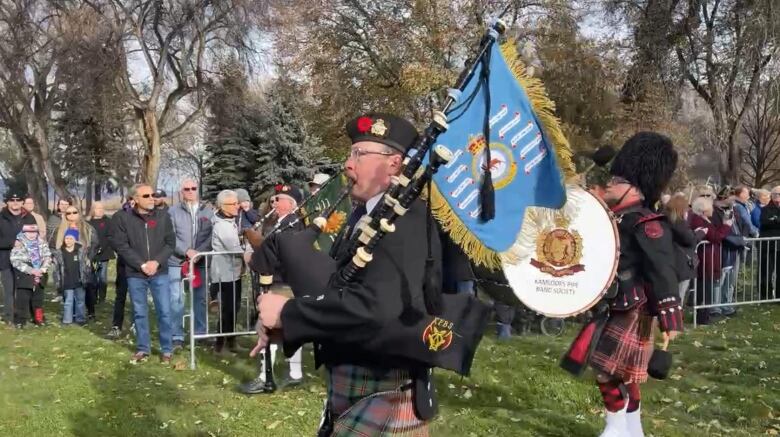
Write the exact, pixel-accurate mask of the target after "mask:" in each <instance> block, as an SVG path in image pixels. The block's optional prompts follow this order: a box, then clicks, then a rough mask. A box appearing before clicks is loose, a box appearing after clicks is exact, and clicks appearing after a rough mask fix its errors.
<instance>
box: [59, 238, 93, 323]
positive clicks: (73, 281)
mask: <svg viewBox="0 0 780 437" xmlns="http://www.w3.org/2000/svg"><path fill="white" fill-rule="evenodd" d="M53 253H54V258H55V259H56V260H57V263H56V265H57V269H58V270H59V272H58V274H56V275H54V277H55V279H56V280H55V283H56V286H57V288H59V289H61V290H62V295H63V296H64V298H63V306H62V324H63V325H70V324H71V323H73V321H74V320H75V322H76V324H78V325H84V324H86V323H87V318H86V317H87V314H86V287H88V286H89V282H90V281H91V277H92V275H93V271H92V267H91V263H90V261H89V259H90V255H91V254H90V253H89V248H88V247H84V246H83V245H82V244H81V243H80V242H79V231H78V230H77V229H68V230H67V231H65V238H64V239H63V243H62V247H60V248H59V249H56V250H54V251H53Z"/></svg>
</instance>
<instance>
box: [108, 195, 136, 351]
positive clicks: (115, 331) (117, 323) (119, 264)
mask: <svg viewBox="0 0 780 437" xmlns="http://www.w3.org/2000/svg"><path fill="white" fill-rule="evenodd" d="M135 188H136V187H135V186H133V187H130V190H129V191H128V193H127V201H125V203H124V204H123V205H122V209H120V210H119V211H117V212H116V213H114V215H113V216H112V217H111V225H110V226H109V229H108V241H109V243H111V241H112V237H111V234H112V232H113V230H114V228H115V223H116V221H117V220H119V216H121V215H122V214H129V213H131V212H132V211H133V208H135V200H134V198H135V195H136V193H135ZM111 248H112V249H113V248H114V247H113V243H112V244H111ZM125 271H126V265H125V261H124V260H123V259H122V255H120V254H119V253H117V254H116V280H115V281H114V288H115V291H116V298H115V299H114V315H113V318H112V321H111V330H110V331H108V334H107V335H106V338H109V339H112V340H115V339H117V338H119V337H120V336H121V335H122V325H123V324H124V321H125V303H126V302H127V274H126V273H125ZM131 329H132V328H131Z"/></svg>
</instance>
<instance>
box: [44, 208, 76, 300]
mask: <svg viewBox="0 0 780 437" xmlns="http://www.w3.org/2000/svg"><path fill="white" fill-rule="evenodd" d="M71 204H72V202H71V201H70V199H64V198H61V199H59V200H57V205H56V207H55V208H54V213H53V214H52V215H51V216H49V220H48V221H47V223H46V239H47V240H48V241H49V249H56V248H57V229H59V227H60V224H61V223H62V220H63V219H64V218H65V210H66V209H68V208H69V207H70V206H71ZM55 262H56V260H55ZM52 270H54V271H55V272H56V271H57V269H56V268H53V269H52ZM51 301H52V302H62V295H60V294H57V295H56V296H54V298H53V299H52V300H51Z"/></svg>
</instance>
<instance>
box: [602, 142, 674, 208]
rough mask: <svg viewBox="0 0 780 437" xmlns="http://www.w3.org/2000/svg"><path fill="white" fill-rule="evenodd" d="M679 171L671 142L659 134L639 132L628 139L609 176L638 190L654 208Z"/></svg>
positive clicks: (647, 204) (646, 202) (613, 162)
mask: <svg viewBox="0 0 780 437" xmlns="http://www.w3.org/2000/svg"><path fill="white" fill-rule="evenodd" d="M675 168H677V151H676V150H674V145H672V140H670V139H669V138H668V137H666V136H664V135H661V134H659V133H656V132H639V133H637V134H635V135H634V136H632V137H631V138H629V139H628V140H627V141H626V142H625V144H623V147H622V148H621V149H620V151H619V152H618V154H617V156H615V159H614V160H613V161H612V167H611V168H610V170H609V172H610V173H611V174H612V176H619V177H622V178H624V179H626V180H627V181H629V182H630V183H631V185H633V186H635V187H637V188H638V189H639V191H641V192H642V194H643V195H644V196H645V202H644V203H645V206H648V207H652V206H653V205H655V204H656V202H658V200H659V199H660V198H661V193H662V192H663V190H664V188H666V185H667V184H668V183H669V180H670V179H671V178H672V174H674V170H675Z"/></svg>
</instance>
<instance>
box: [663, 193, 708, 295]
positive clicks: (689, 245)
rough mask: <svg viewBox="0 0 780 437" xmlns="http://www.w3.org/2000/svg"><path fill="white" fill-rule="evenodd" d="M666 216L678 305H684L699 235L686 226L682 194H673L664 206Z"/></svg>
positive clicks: (685, 210)
mask: <svg viewBox="0 0 780 437" xmlns="http://www.w3.org/2000/svg"><path fill="white" fill-rule="evenodd" d="M665 213H666V216H667V217H668V218H669V225H670V227H671V229H672V238H673V239H674V250H675V270H676V271H677V280H678V281H679V291H680V305H685V298H686V294H687V293H688V288H689V286H690V283H691V279H693V278H694V277H696V268H697V267H698V264H699V259H698V257H697V256H696V245H697V244H698V243H699V240H700V237H701V235H700V234H699V235H697V234H696V233H695V232H693V230H692V229H691V228H690V226H688V199H687V198H686V197H685V195H684V194H675V195H674V196H672V198H671V199H670V200H669V202H668V203H667V204H666V208H665Z"/></svg>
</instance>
